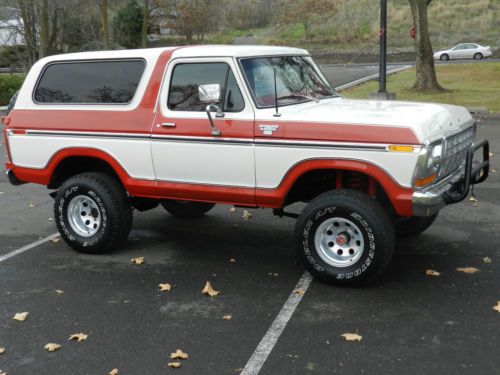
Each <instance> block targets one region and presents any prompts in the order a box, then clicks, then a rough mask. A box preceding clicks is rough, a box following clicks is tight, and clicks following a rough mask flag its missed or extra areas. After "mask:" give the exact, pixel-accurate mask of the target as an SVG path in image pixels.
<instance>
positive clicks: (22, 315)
mask: <svg viewBox="0 0 500 375" xmlns="http://www.w3.org/2000/svg"><path fill="white" fill-rule="evenodd" d="M28 315H29V313H27V312H22V313H17V314H16V315H14V317H13V318H12V319H14V320H17V321H18V322H24V321H25V320H26V318H27V317H28Z"/></svg>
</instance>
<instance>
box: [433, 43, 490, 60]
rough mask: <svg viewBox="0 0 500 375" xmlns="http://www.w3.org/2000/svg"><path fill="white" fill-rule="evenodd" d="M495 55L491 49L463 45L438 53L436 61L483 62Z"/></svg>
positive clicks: (477, 45)
mask: <svg viewBox="0 0 500 375" xmlns="http://www.w3.org/2000/svg"><path fill="white" fill-rule="evenodd" d="M492 54H493V53H492V52H491V47H489V46H488V47H483V46H481V45H479V44H476V43H461V44H458V45H456V46H455V47H453V48H450V49H447V50H444V51H438V52H436V53H435V54H434V60H441V61H448V60H451V59H474V60H482V59H483V58H485V57H490V56H491V55H492Z"/></svg>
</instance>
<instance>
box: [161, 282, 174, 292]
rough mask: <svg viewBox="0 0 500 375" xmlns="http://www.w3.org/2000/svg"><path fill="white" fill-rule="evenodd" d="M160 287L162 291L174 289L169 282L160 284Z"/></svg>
mask: <svg viewBox="0 0 500 375" xmlns="http://www.w3.org/2000/svg"><path fill="white" fill-rule="evenodd" d="M158 286H159V287H160V292H170V291H171V290H172V285H170V284H169V283H166V284H158Z"/></svg>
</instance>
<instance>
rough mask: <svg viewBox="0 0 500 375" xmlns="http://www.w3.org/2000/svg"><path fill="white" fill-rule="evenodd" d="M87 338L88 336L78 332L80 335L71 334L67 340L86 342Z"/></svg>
mask: <svg viewBox="0 0 500 375" xmlns="http://www.w3.org/2000/svg"><path fill="white" fill-rule="evenodd" d="M87 337H89V335H86V334H85V333H83V332H80V333H73V334H72V335H71V336H70V337H69V339H68V340H76V341H78V342H80V341H85V340H87Z"/></svg>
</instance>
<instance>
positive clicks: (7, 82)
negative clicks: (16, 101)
mask: <svg viewBox="0 0 500 375" xmlns="http://www.w3.org/2000/svg"><path fill="white" fill-rule="evenodd" d="M23 81H24V75H23V74H0V106H5V105H7V104H9V100H10V98H11V97H12V95H14V94H15V93H16V91H18V90H19V89H20V88H21V85H22V84H23Z"/></svg>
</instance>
